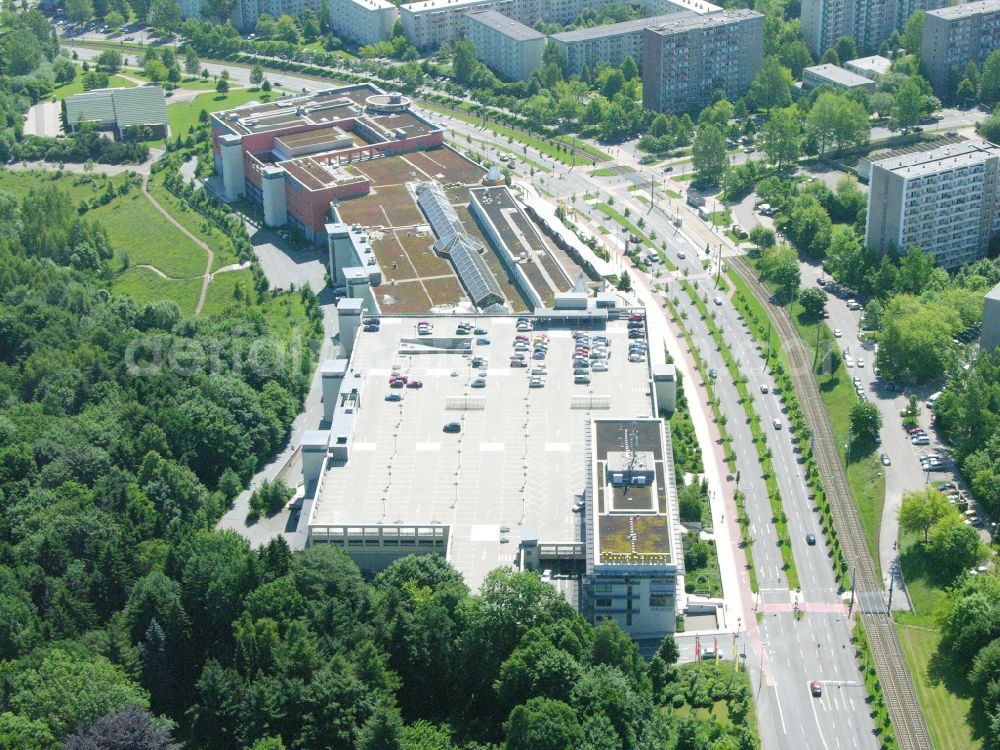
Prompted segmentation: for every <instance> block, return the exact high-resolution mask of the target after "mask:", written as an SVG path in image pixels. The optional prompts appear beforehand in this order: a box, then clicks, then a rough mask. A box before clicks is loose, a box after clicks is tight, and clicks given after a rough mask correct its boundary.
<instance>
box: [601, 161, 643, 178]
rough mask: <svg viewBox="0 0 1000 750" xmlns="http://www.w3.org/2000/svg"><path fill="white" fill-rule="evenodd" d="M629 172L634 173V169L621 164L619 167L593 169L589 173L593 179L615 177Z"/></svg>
mask: <svg viewBox="0 0 1000 750" xmlns="http://www.w3.org/2000/svg"><path fill="white" fill-rule="evenodd" d="M629 172H635V167H630V166H629V165H628V164H623V165H622V166H619V167H600V168H599V169H595V170H594V171H593V172H591V174H592V175H594V177H616V176H618V175H623V174H626V173H629Z"/></svg>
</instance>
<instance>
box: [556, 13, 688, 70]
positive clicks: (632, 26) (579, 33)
mask: <svg viewBox="0 0 1000 750" xmlns="http://www.w3.org/2000/svg"><path fill="white" fill-rule="evenodd" d="M685 15H687V14H686V13H685ZM692 15H693V14H692ZM675 17H677V15H676V14H673V13H672V14H670V15H664V16H656V17H654V18H638V19H635V20H633V21H622V22H621V23H612V24H607V25H604V26H590V27H586V28H582V29H574V30H573V31H563V32H561V33H559V34H553V35H552V43H553V44H554V45H556V47H558V48H559V51H560V52H562V54H563V57H564V58H565V60H566V71H567V72H568V73H569V74H570V75H579V73H580V71H582V70H583V69H584V67H589V68H591V69H593V68H594V66H595V65H597V63H599V62H606V63H608V64H609V65H614V66H615V67H618V66H620V65H621V64H622V63H623V62H625V58H626V57H631V58H632V59H633V60H634V61H635V63H636V65H638V64H639V63H640V62H641V61H642V36H643V31H645V30H646V29H648V28H650V27H651V26H656V25H657V24H659V23H662V22H664V21H668V20H670V19H672V18H675ZM695 17H697V16H695Z"/></svg>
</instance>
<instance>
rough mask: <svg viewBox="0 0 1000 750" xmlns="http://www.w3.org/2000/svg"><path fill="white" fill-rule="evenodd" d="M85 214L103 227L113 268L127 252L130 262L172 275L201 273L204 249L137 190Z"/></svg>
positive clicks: (203, 262) (178, 276)
mask: <svg viewBox="0 0 1000 750" xmlns="http://www.w3.org/2000/svg"><path fill="white" fill-rule="evenodd" d="M88 216H89V217H90V218H91V219H97V220H98V221H100V222H101V223H102V224H103V225H104V226H105V227H107V230H108V235H109V237H110V239H111V245H112V247H114V249H115V256H116V258H115V262H116V263H117V264H119V265H117V266H116V267H117V268H120V267H121V265H120V264H121V260H122V258H123V257H124V254H125V253H126V252H127V253H128V257H129V263H130V265H132V266H137V265H140V264H148V265H151V266H155V267H156V268H159V269H160V270H161V271H163V273H165V274H166V275H167V276H170V277H173V278H175V279H186V278H191V277H194V276H200V275H202V274H204V273H205V261H206V256H205V251H204V250H203V249H202V248H200V247H198V246H197V245H196V244H194V243H193V242H191V240H190V239H188V237H186V236H185V235H184V234H183V233H182V232H181V231H180V230H179V229H177V227H175V226H174V225H173V224H171V223H170V222H169V221H167V219H166V217H164V216H163V214H161V213H160V212H159V211H157V210H156V207H155V206H154V205H153V204H152V203H151V202H150V201H149V199H148V198H146V196H144V195H143V194H142V193H141V192H140V191H138V190H134V191H132V192H131V193H129V194H128V195H126V196H125V197H124V198H118V199H116V200H114V201H112V202H111V203H109V204H108V205H106V206H101V207H100V208H98V209H95V210H94V211H91V212H90V213H89V214H88ZM199 283H200V282H199Z"/></svg>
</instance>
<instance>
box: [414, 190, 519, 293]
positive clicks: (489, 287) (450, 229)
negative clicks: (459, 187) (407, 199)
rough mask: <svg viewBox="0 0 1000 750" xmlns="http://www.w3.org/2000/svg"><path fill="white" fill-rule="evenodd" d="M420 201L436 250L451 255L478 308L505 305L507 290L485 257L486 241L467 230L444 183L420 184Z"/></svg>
mask: <svg viewBox="0 0 1000 750" xmlns="http://www.w3.org/2000/svg"><path fill="white" fill-rule="evenodd" d="M417 203H418V205H419V206H420V208H421V209H422V210H423V212H424V214H425V215H426V216H427V221H428V222H430V225H431V229H433V230H434V234H435V235H436V236H437V240H436V241H435V242H434V251H435V252H436V253H438V254H440V255H444V256H447V257H449V258H451V262H452V264H453V265H454V266H455V272H456V273H457V274H458V278H459V279H460V280H461V281H462V285H463V286H464V287H465V288H466V290H467V291H468V293H469V297H471V298H472V301H473V303H474V304H475V305H476V307H486V306H487V305H492V304H502V303H503V301H504V296H503V291H502V290H501V289H500V285H499V284H498V283H497V280H496V277H494V276H493V272H492V271H490V269H489V266H487V265H486V261H485V260H483V257H482V253H483V252H484V251H485V248H484V247H483V244H482V243H481V242H480V241H479V240H477V239H476V238H475V237H472V236H471V235H469V234H467V233H466V232H465V229H464V227H463V226H462V222H461V220H460V219H459V218H458V214H457V213H455V209H454V208H452V206H451V204H450V203H449V202H448V198H447V197H446V196H445V194H444V191H443V190H441V186H440V185H438V184H437V183H436V182H425V183H423V184H421V185H419V186H418V187H417Z"/></svg>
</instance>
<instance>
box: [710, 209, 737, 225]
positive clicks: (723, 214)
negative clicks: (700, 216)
mask: <svg viewBox="0 0 1000 750" xmlns="http://www.w3.org/2000/svg"><path fill="white" fill-rule="evenodd" d="M708 218H709V219H711V220H712V223H713V224H714V225H715V226H717V227H725V226H729V225H730V224H732V223H733V215H732V214H731V213H729V209H728V208H727V209H724V210H722V211H712V213H710V214H709V215H708Z"/></svg>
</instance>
